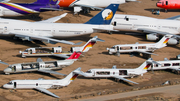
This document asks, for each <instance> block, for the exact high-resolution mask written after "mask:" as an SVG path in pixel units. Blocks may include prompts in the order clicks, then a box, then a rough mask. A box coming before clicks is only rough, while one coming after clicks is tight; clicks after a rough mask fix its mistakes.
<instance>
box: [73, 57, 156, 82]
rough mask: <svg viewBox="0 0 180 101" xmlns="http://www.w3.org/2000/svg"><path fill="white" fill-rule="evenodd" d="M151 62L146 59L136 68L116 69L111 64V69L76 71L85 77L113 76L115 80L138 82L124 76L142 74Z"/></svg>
mask: <svg viewBox="0 0 180 101" xmlns="http://www.w3.org/2000/svg"><path fill="white" fill-rule="evenodd" d="M151 63H152V61H151V59H148V60H146V61H145V62H144V63H143V64H142V65H141V66H139V67H138V68H136V69H117V68H116V66H113V67H112V69H105V68H102V69H90V70H88V71H87V72H82V71H80V72H79V71H78V72H76V73H77V74H80V75H82V76H84V77H86V78H115V79H116V80H123V81H126V82H130V83H134V84H138V83H136V82H133V81H130V80H128V79H125V78H127V77H131V78H133V77H134V76H139V75H141V76H143V74H144V73H146V72H147V69H148V68H149V67H150V65H151Z"/></svg>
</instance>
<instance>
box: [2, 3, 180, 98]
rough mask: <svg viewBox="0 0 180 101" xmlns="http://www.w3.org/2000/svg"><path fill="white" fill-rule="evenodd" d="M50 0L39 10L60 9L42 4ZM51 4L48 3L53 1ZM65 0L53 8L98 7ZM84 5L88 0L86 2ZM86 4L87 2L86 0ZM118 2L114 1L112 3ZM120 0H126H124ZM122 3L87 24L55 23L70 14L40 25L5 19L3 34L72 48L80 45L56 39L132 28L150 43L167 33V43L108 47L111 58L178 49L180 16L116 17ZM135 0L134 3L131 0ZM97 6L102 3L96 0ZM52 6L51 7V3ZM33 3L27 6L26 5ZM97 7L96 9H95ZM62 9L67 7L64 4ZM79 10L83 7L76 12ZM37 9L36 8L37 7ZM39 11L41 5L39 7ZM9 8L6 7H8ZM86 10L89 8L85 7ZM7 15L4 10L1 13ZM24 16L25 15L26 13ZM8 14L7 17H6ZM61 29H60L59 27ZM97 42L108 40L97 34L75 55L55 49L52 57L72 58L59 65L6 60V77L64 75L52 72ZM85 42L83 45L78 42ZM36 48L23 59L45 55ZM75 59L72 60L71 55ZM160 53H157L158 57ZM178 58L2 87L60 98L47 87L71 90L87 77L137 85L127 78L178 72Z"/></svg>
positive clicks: (16, 5) (74, 73) (72, 61)
mask: <svg viewBox="0 0 180 101" xmlns="http://www.w3.org/2000/svg"><path fill="white" fill-rule="evenodd" d="M45 1H46V0H38V1H37V2H34V3H32V4H34V5H36V4H39V6H41V7H40V8H37V9H39V10H42V11H46V10H57V9H59V6H57V5H56V7H57V8H56V7H54V8H50V7H53V6H50V7H48V6H42V5H40V4H44V3H45ZM48 1H49V0H48ZM65 1H66V0H63V1H56V0H53V1H51V3H50V5H53V4H62V5H66V6H69V5H71V6H72V7H73V6H74V9H75V10H77V9H80V8H81V9H82V8H84V7H85V8H91V9H97V8H96V7H94V8H93V7H90V6H89V7H88V6H87V4H88V3H85V4H83V3H78V2H80V1H81V0H79V1H73V0H72V2H68V3H69V5H68V3H63V2H65ZM82 1H83V0H82ZM84 1H85V0H84ZM112 1H113V2H114V1H115V0H112ZM120 1H121V0H120ZM120 1H118V0H117V2H116V3H118V4H116V3H114V4H110V5H109V6H108V7H106V8H105V9H103V10H102V11H101V12H100V13H98V14H97V15H96V16H94V17H93V18H92V19H90V20H89V21H87V22H86V23H84V24H76V23H74V24H71V23H54V22H56V21H57V20H59V19H61V18H63V17H65V16H66V15H67V14H66V13H65V14H63V15H60V16H57V17H53V18H50V19H47V20H43V21H38V22H28V21H19V20H12V19H4V18H1V19H0V23H1V25H0V34H1V35H11V36H14V37H18V38H20V39H22V40H28V41H33V40H40V41H42V42H46V43H51V44H55V43H58V42H59V43H65V44H73V45H75V43H72V42H69V41H65V40H58V39H54V38H53V37H56V38H57V37H74V36H81V35H86V34H91V33H94V32H97V31H120V30H131V31H139V32H144V33H148V34H147V39H148V40H157V39H158V38H159V36H160V35H163V37H162V39H161V40H160V41H159V42H157V43H155V44H138V43H136V44H131V45H115V46H113V47H112V48H108V49H107V50H108V51H109V54H112V53H118V54H120V53H123V52H139V53H143V54H153V53H152V52H154V50H156V49H159V48H163V47H165V46H166V43H169V44H173V45H176V44H178V43H179V38H180V37H179V36H178V35H177V34H179V32H180V25H179V21H178V18H179V16H175V17H171V18H167V19H156V18H150V17H144V16H137V15H126V14H125V15H124V14H115V13H116V10H117V9H118V6H119V3H120ZM130 1H131V0H130ZM96 2H97V1H96ZM48 4H49V3H48ZM0 5H3V8H4V7H9V6H12V8H13V9H16V8H18V9H22V8H20V7H21V6H22V5H25V4H21V5H19V4H14V3H0ZM27 5H28V4H27ZM93 6H94V5H93ZM60 7H63V6H61V5H60ZM76 7H80V8H76ZM32 8H33V7H32ZM35 8H36V7H35ZM6 9H7V8H6ZM23 10H24V11H25V12H26V13H29V12H30V11H31V12H34V11H33V10H30V9H29V10H30V11H28V10H27V8H25V7H23ZM86 10H87V9H86ZM1 11H2V12H3V10H1ZM21 12H22V11H21ZM4 14H5V13H4ZM59 28H61V29H59ZM96 41H102V42H103V41H104V40H101V39H99V38H98V37H97V36H96V37H94V38H92V39H90V40H89V41H88V42H87V43H86V44H85V45H84V46H82V47H72V48H71V50H70V52H65V53H64V54H62V49H61V47H54V48H53V52H51V53H49V54H48V55H51V56H57V57H64V58H67V59H65V60H57V61H46V62H45V61H42V59H40V58H38V59H37V62H31V63H18V64H12V65H9V64H7V63H5V62H2V61H1V63H3V64H6V65H9V66H8V68H6V69H5V70H4V72H5V74H10V73H19V72H29V71H38V72H44V73H50V74H57V75H65V74H62V73H58V72H55V71H53V70H58V69H61V68H63V67H66V66H69V65H71V64H73V63H74V61H76V60H77V59H78V58H79V56H80V55H81V52H87V51H88V50H89V49H90V48H92V46H93V45H94V44H95V43H96ZM76 44H80V43H76ZM36 49H37V48H29V49H27V50H25V51H24V52H21V53H22V57H26V56H33V55H34V56H43V55H44V54H43V53H44V52H39V51H38V52H36ZM69 55H70V56H69ZM153 55H155V54H153ZM178 61H179V60H167V59H165V61H154V60H152V59H151V58H150V59H148V60H146V61H145V62H144V63H143V64H142V65H141V66H139V67H138V68H136V69H117V68H116V66H113V67H112V69H90V70H88V71H87V72H83V71H81V68H77V69H76V70H74V71H72V72H71V73H70V74H69V75H67V76H66V77H65V78H64V79H61V80H44V79H38V80H12V81H10V82H9V83H7V84H5V85H3V87H4V88H9V89H36V90H39V91H41V92H43V93H46V94H49V95H51V96H53V97H57V98H59V96H57V95H55V94H54V93H51V92H49V91H48V90H47V89H50V88H61V87H64V86H68V85H69V84H70V83H71V81H73V80H74V79H75V78H76V77H77V76H78V75H82V76H84V77H89V78H104V77H105V78H108V77H110V78H115V79H117V80H123V81H126V82H130V83H134V84H138V83H136V82H134V81H131V80H128V79H126V77H131V78H132V77H134V76H138V75H141V76H143V74H144V73H146V72H147V70H158V69H172V70H175V71H179V67H178V66H179V65H180V64H179V62H178Z"/></svg>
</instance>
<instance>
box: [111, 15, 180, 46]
mask: <svg viewBox="0 0 180 101" xmlns="http://www.w3.org/2000/svg"><path fill="white" fill-rule="evenodd" d="M174 19H176V17H174V18H173V17H172V18H168V19H156V18H151V17H145V16H138V15H124V14H115V16H114V18H113V20H112V24H113V25H114V29H115V30H124V31H141V32H145V33H149V34H148V35H147V39H148V40H156V39H158V36H157V35H156V34H163V35H165V34H179V33H180V21H178V20H174ZM168 43H170V44H171V43H172V44H175V43H176V44H177V41H176V40H173V38H171V40H169V42H168Z"/></svg>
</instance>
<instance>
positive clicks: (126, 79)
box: [113, 76, 139, 84]
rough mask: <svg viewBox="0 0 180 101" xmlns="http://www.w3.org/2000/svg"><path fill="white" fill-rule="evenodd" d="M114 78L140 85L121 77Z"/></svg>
mask: <svg viewBox="0 0 180 101" xmlns="http://www.w3.org/2000/svg"><path fill="white" fill-rule="evenodd" d="M113 77H114V78H117V79H119V80H123V81H126V82H130V83H134V84H139V83H136V82H133V81H131V80H128V79H125V78H123V77H119V76H113Z"/></svg>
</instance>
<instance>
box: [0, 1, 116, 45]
mask: <svg viewBox="0 0 180 101" xmlns="http://www.w3.org/2000/svg"><path fill="white" fill-rule="evenodd" d="M118 6H119V4H111V5H109V6H108V7H107V8H105V9H104V10H102V11H101V12H100V13H98V14H97V15H96V16H95V17H93V18H92V19H90V20H89V21H88V22H86V23H84V24H77V23H75V24H70V23H53V22H55V21H57V20H59V19H60V18H62V17H64V16H65V15H66V14H67V13H66V14H63V15H61V16H57V17H54V18H50V19H48V20H44V21H39V22H27V21H19V20H12V19H0V23H1V24H0V35H12V36H15V37H19V38H20V39H22V40H28V41H32V40H34V39H36V40H40V41H43V42H46V43H52V44H54V43H57V42H60V43H66V44H74V43H72V42H68V41H65V40H57V39H53V38H50V37H56V38H57V37H75V36H81V35H87V34H91V33H94V32H97V31H102V30H107V31H112V30H113V26H112V25H111V24H110V23H111V20H112V18H113V16H114V14H115V13H116V10H117V8H118Z"/></svg>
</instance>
